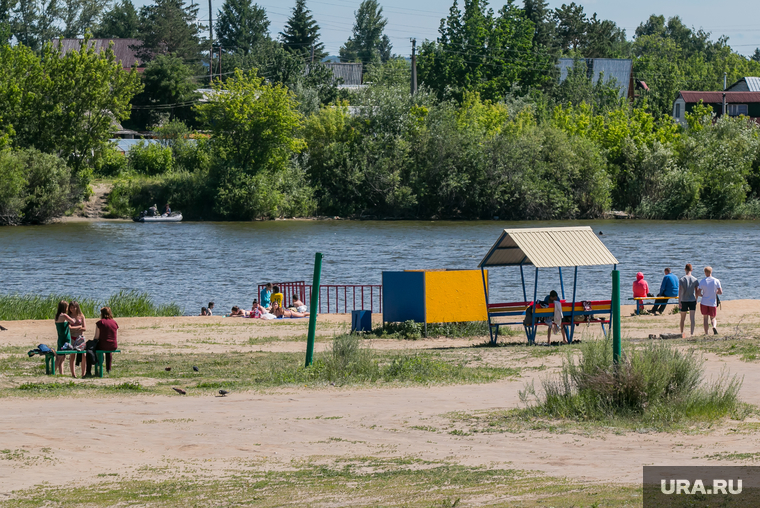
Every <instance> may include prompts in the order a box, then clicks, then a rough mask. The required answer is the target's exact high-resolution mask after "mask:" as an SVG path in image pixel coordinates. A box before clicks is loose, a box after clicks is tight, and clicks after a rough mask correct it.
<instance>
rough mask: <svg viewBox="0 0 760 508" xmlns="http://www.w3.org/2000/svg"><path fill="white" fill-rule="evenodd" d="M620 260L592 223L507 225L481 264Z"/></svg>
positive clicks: (551, 265)
mask: <svg viewBox="0 0 760 508" xmlns="http://www.w3.org/2000/svg"><path fill="white" fill-rule="evenodd" d="M616 264H618V260H617V259H616V258H615V256H613V255H612V253H611V252H610V251H609V250H608V249H607V247H606V246H605V245H604V244H603V243H602V241H601V240H600V239H599V237H597V236H596V234H595V233H594V230H592V229H591V227H589V226H582V227H569V228H521V229H505V230H504V231H503V232H502V234H501V236H500V237H499V239H498V240H497V241H496V243H495V244H493V247H491V249H490V250H489V251H488V254H486V256H485V257H484V258H483V260H482V261H481V262H480V264H479V265H478V267H480V268H488V267H492V266H523V265H533V266H535V267H536V268H557V267H562V266H593V265H616Z"/></svg>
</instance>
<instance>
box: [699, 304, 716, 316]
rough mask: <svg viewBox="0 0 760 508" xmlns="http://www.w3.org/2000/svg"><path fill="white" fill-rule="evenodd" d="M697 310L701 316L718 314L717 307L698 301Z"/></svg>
mask: <svg viewBox="0 0 760 508" xmlns="http://www.w3.org/2000/svg"><path fill="white" fill-rule="evenodd" d="M699 312H701V313H702V315H703V316H710V317H715V316H717V315H718V307H709V306H707V305H702V304H701V303H700V304H699Z"/></svg>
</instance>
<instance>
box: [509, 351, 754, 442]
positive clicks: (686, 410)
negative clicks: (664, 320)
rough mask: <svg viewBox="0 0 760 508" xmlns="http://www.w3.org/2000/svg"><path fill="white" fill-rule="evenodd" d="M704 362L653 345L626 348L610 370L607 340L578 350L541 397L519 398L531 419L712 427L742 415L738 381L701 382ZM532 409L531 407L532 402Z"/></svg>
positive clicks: (546, 382)
mask: <svg viewBox="0 0 760 508" xmlns="http://www.w3.org/2000/svg"><path fill="white" fill-rule="evenodd" d="M703 364H704V360H703V358H702V357H701V355H699V354H697V353H695V352H694V351H693V350H692V351H686V352H684V351H681V350H679V349H675V348H673V347H671V346H670V345H668V344H664V343H652V344H648V345H647V346H646V347H643V348H638V349H634V348H633V347H632V346H630V345H628V346H627V348H626V351H625V354H624V355H623V359H622V361H621V362H620V363H619V364H618V365H617V366H614V365H613V362H612V345H611V344H610V341H609V340H601V341H589V342H584V343H583V344H582V345H581V350H580V355H579V356H578V357H577V359H576V358H574V357H573V356H572V352H569V353H568V356H567V358H566V359H565V361H564V362H563V365H562V369H561V371H560V374H559V378H547V379H544V380H543V381H542V388H543V394H542V395H541V396H538V395H537V393H536V390H535V388H534V387H533V385H532V384H531V385H528V386H527V387H526V389H525V391H523V392H521V393H520V396H521V398H522V399H523V401H524V402H527V403H528V404H529V406H528V409H527V412H528V413H530V414H531V415H532V416H536V417H543V418H559V419H569V420H577V421H613V420H621V419H622V420H631V421H636V422H639V423H642V424H650V425H652V426H654V427H657V428H659V427H661V426H662V425H665V426H667V425H670V424H676V423H678V422H680V421H682V420H688V421H713V420H717V419H721V418H724V417H726V416H733V415H737V414H739V413H742V412H743V411H744V410H745V409H746V408H744V406H745V405H743V404H742V403H741V402H740V401H739V389H740V388H741V385H742V380H741V379H740V378H738V377H736V376H733V377H729V376H728V375H727V374H726V373H723V374H722V375H721V376H720V377H719V378H718V379H716V380H713V381H711V382H707V381H705V379H704V368H703ZM532 400H535V401H536V403H535V404H532V405H531V401H532Z"/></svg>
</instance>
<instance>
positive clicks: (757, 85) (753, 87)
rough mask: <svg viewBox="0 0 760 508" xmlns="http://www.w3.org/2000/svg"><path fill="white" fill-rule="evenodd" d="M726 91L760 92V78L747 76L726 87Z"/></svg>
mask: <svg viewBox="0 0 760 508" xmlns="http://www.w3.org/2000/svg"><path fill="white" fill-rule="evenodd" d="M726 92H760V78H758V77H754V76H747V77H744V78H742V79H740V80H739V81H737V82H736V83H734V84H733V85H731V86H729V87H728V88H726Z"/></svg>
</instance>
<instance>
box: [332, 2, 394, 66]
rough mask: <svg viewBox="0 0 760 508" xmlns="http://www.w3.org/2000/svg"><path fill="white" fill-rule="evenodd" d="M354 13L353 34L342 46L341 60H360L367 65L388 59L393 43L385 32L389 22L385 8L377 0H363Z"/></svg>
mask: <svg viewBox="0 0 760 508" xmlns="http://www.w3.org/2000/svg"><path fill="white" fill-rule="evenodd" d="M354 15H355V16H356V21H354V29H353V34H352V35H351V37H349V38H348V41H346V43H345V44H344V45H343V46H342V47H341V48H340V59H341V61H344V62H356V61H359V62H362V63H363V64H364V65H365V66H367V65H370V64H373V63H380V62H386V61H388V59H389V58H390V52H391V43H390V39H389V38H388V36H387V35H385V34H383V30H385V25H387V24H388V19H387V18H384V17H383V8H382V7H380V4H379V3H378V2H377V0H363V1H362V3H361V4H360V5H359V9H358V10H357V11H355V12H354Z"/></svg>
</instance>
